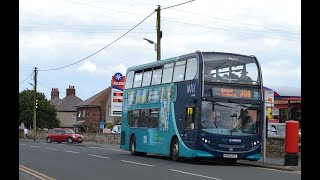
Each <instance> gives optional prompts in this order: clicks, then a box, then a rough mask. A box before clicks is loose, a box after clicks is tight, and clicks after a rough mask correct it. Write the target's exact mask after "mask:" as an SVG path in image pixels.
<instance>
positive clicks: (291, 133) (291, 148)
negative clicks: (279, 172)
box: [285, 120, 299, 166]
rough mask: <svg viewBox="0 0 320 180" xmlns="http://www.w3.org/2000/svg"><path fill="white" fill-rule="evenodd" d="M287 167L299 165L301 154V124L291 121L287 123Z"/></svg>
mask: <svg viewBox="0 0 320 180" xmlns="http://www.w3.org/2000/svg"><path fill="white" fill-rule="evenodd" d="M285 152H286V155H285V165H288V166H297V165H298V152H299V122H298V121H293V120H289V121H286V137H285Z"/></svg>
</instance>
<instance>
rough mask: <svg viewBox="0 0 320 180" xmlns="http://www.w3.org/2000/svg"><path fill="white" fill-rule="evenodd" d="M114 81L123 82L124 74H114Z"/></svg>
mask: <svg viewBox="0 0 320 180" xmlns="http://www.w3.org/2000/svg"><path fill="white" fill-rule="evenodd" d="M113 77H114V80H116V81H117V82H119V81H121V80H122V77H123V76H122V74H121V73H119V72H117V73H115V74H114V76H113Z"/></svg>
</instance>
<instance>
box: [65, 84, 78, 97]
mask: <svg viewBox="0 0 320 180" xmlns="http://www.w3.org/2000/svg"><path fill="white" fill-rule="evenodd" d="M66 94H67V96H70V95H72V94H73V95H76V90H75V89H74V86H70V85H69V88H68V89H67V93H66Z"/></svg>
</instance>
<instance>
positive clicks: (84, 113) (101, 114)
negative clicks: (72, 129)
mask: <svg viewBox="0 0 320 180" xmlns="http://www.w3.org/2000/svg"><path fill="white" fill-rule="evenodd" d="M110 96H111V86H110V87H108V88H106V89H104V90H102V91H101V92H99V93H98V94H96V95H94V96H92V97H90V98H89V99H87V100H85V101H83V102H81V103H79V104H77V105H76V107H77V122H76V123H75V124H74V125H75V126H76V127H78V131H82V132H83V131H86V132H98V131H101V130H100V121H101V120H103V121H104V122H113V123H115V121H120V118H119V117H112V116H110V112H109V111H110V108H109V107H110V104H111V97H110Z"/></svg>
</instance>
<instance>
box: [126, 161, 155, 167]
mask: <svg viewBox="0 0 320 180" xmlns="http://www.w3.org/2000/svg"><path fill="white" fill-rule="evenodd" d="M121 161H123V162H127V163H132V164H139V165H143V166H150V167H154V165H150V164H143V163H138V162H133V161H126V160H121Z"/></svg>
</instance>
